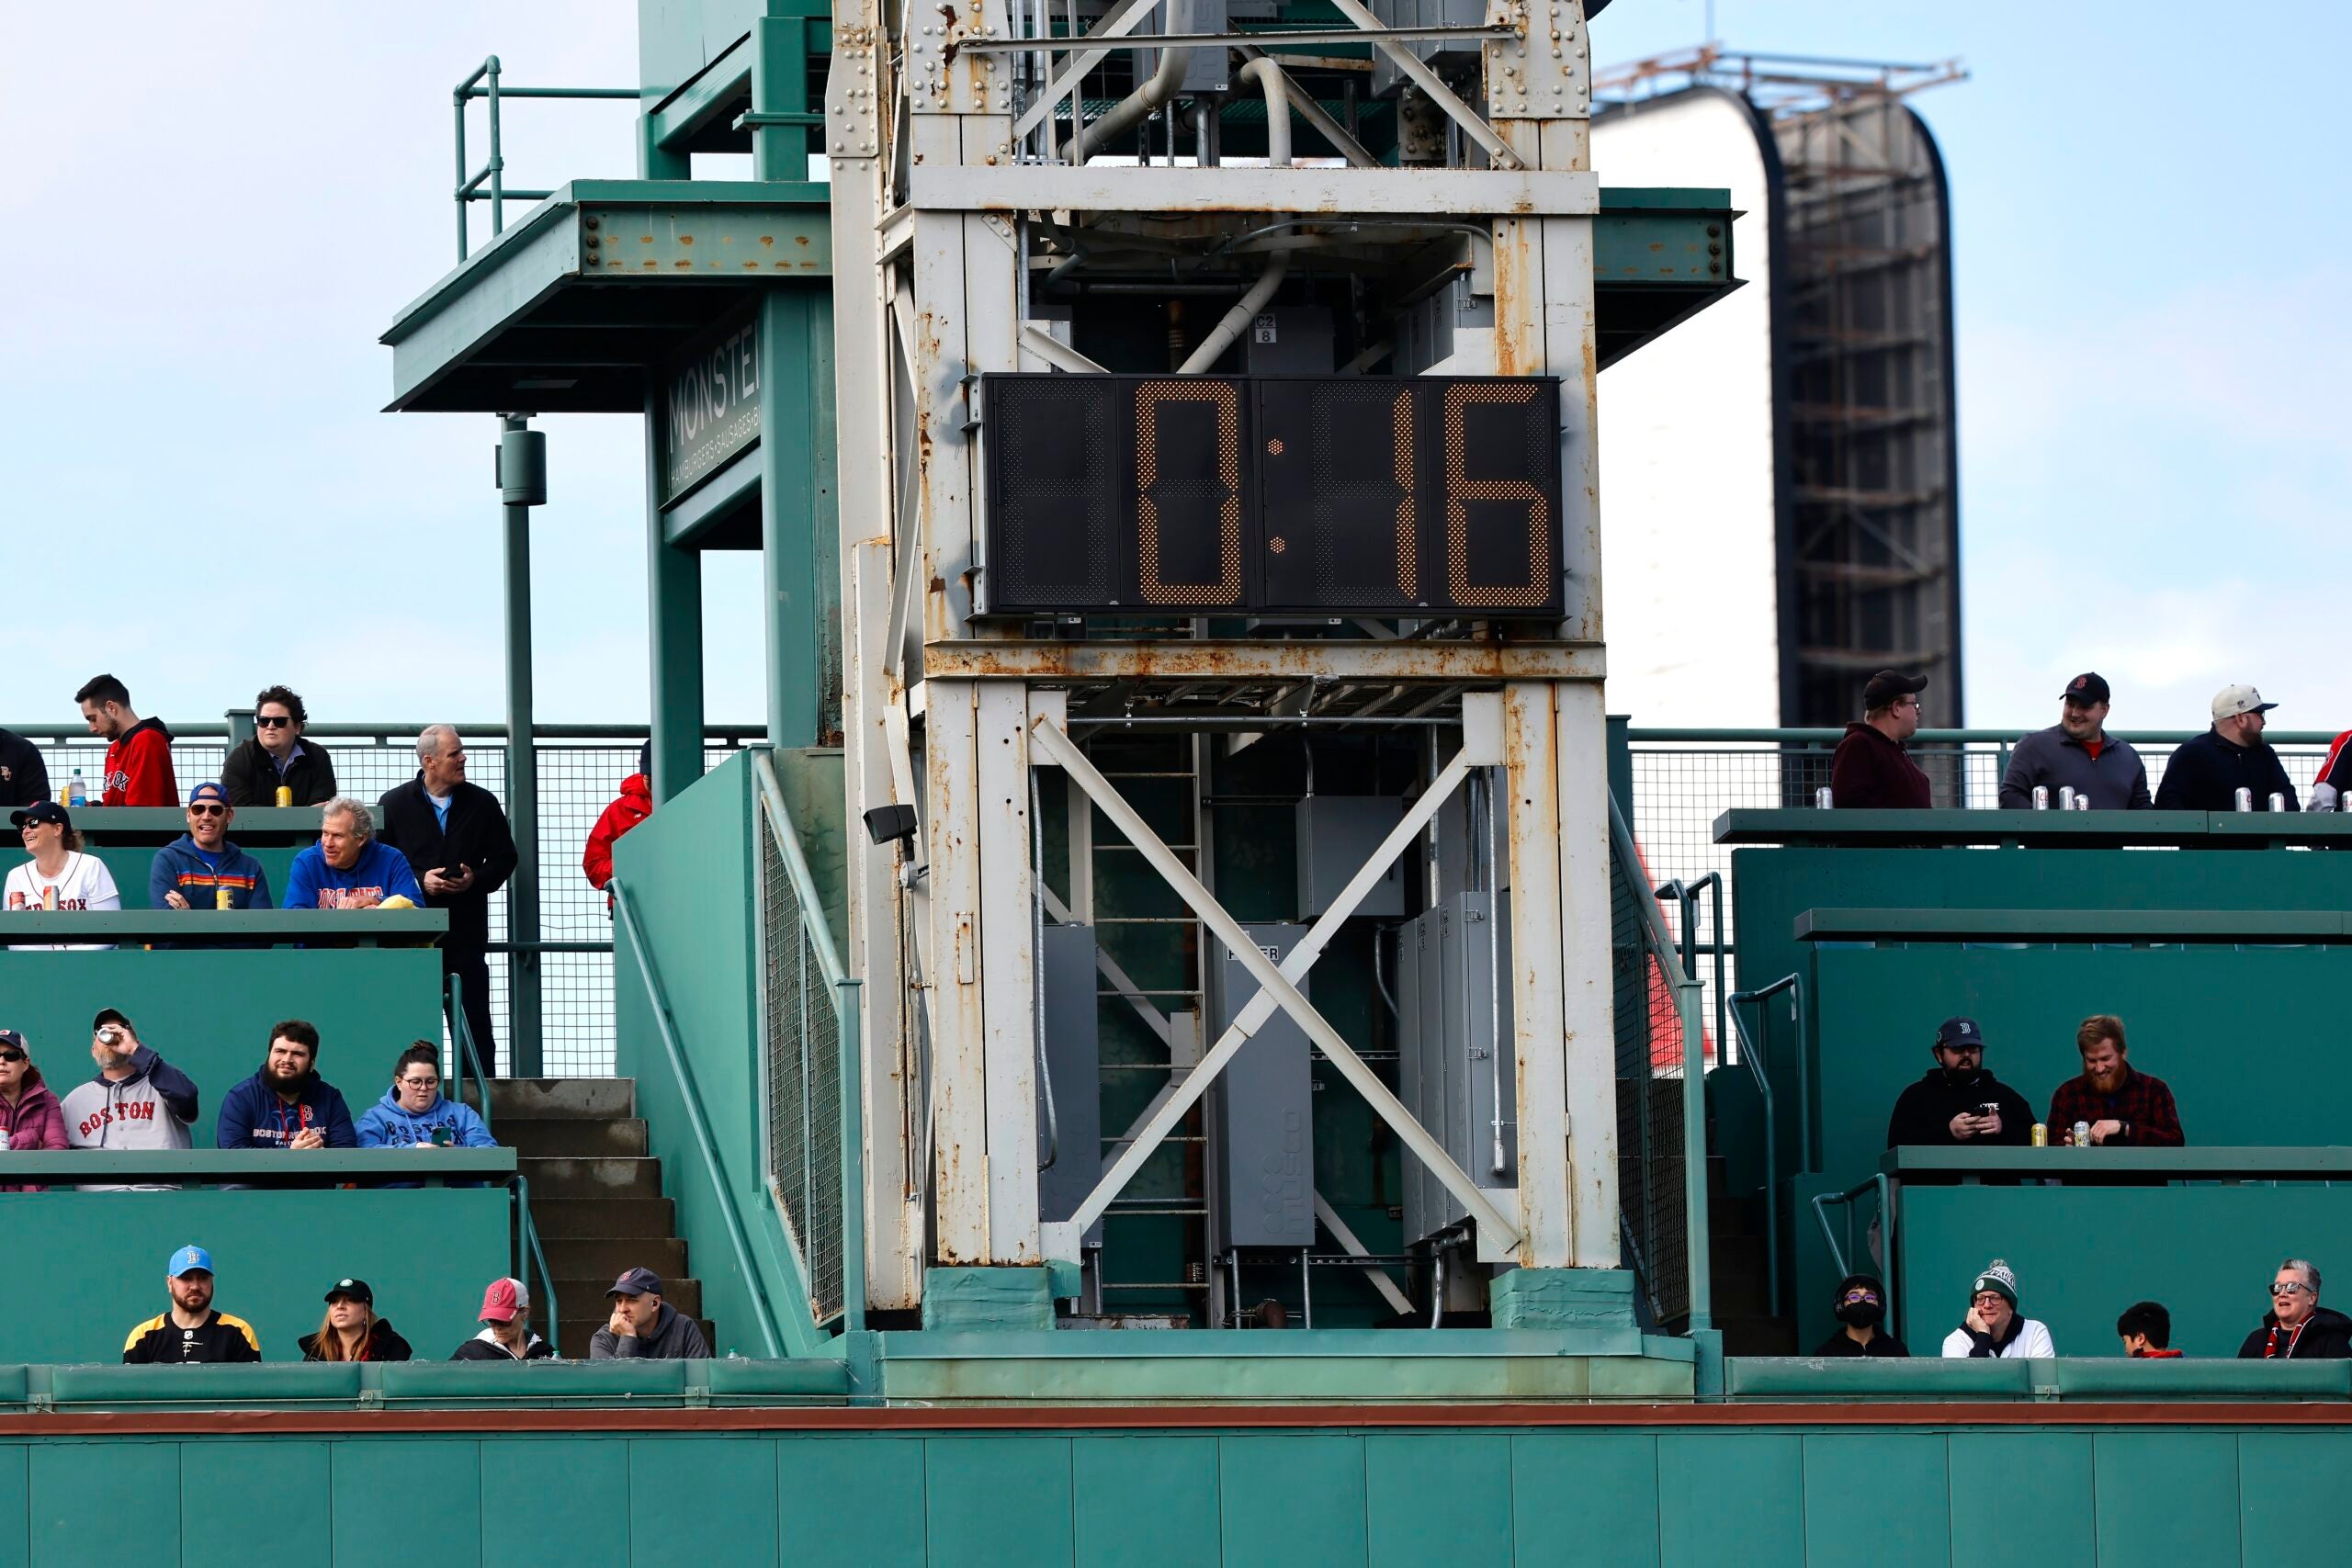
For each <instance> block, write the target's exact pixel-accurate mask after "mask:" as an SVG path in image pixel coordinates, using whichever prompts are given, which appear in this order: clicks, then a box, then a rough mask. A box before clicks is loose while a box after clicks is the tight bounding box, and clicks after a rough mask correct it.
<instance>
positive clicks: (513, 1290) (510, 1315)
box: [476, 1280, 531, 1323]
mask: <svg viewBox="0 0 2352 1568" xmlns="http://www.w3.org/2000/svg"><path fill="white" fill-rule="evenodd" d="M530 1310H531V1293H530V1292H528V1291H526V1290H525V1289H524V1288H523V1281H522V1280H492V1281H491V1282H490V1286H489V1288H488V1289H487V1290H485V1291H483V1292H482V1293H481V1315H480V1317H478V1318H477V1319H476V1321H477V1322H481V1323H511V1322H512V1321H514V1320H515V1318H518V1317H522V1316H524V1315H526V1314H528V1313H529V1312H530Z"/></svg>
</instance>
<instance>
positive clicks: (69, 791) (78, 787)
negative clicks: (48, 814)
mask: <svg viewBox="0 0 2352 1568" xmlns="http://www.w3.org/2000/svg"><path fill="white" fill-rule="evenodd" d="M65 804H66V805H68V806H73V807H80V806H87V805H89V804H90V792H89V791H88V790H87V789H86V788H85V787H84V786H83V784H82V770H81V769H79V768H76V769H74V780H73V782H72V783H71V784H67V785H66V786H65Z"/></svg>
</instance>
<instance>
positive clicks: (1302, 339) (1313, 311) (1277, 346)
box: [1241, 305, 1340, 376]
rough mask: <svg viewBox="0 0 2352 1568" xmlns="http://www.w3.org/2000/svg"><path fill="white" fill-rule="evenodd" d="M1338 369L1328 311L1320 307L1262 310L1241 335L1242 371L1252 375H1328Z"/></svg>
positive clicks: (1337, 353)
mask: <svg viewBox="0 0 2352 1568" xmlns="http://www.w3.org/2000/svg"><path fill="white" fill-rule="evenodd" d="M1339 367H1340V352H1339V346H1338V339H1337V338H1336V337H1335V336H1334V329H1333V327H1332V323H1331V312H1330V311H1329V310H1325V309H1323V308H1322V307H1321V306H1319V305H1282V306H1272V307H1269V308H1268V309H1266V310H1261V311H1259V312H1258V313H1257V315H1256V316H1254V317H1252V318H1251V319H1250V327H1249V330H1248V331H1246V332H1244V333H1242V334H1241V368H1242V370H1243V371H1244V372H1245V373H1247V374H1249V375H1251V376H1278V375H1287V376H1329V374H1331V373H1332V372H1333V371H1335V370H1337V369H1338V368H1339Z"/></svg>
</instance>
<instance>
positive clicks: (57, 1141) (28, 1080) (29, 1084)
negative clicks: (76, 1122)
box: [0, 1029, 66, 1191]
mask: <svg viewBox="0 0 2352 1568" xmlns="http://www.w3.org/2000/svg"><path fill="white" fill-rule="evenodd" d="M0 1133H6V1134H8V1147H9V1148H10V1149H11V1150H16V1149H25V1150H32V1149H62V1148H64V1147H65V1146H66V1144H65V1115H64V1112H63V1111H61V1110H60V1109H59V1107H58V1103H57V1096H56V1095H54V1094H52V1093H51V1092H50V1088H49V1086H48V1085H47V1084H45V1083H43V1082H41V1078H40V1068H39V1067H36V1066H33V1061H32V1055H31V1054H30V1053H29V1052H28V1051H27V1050H26V1048H25V1037H24V1036H23V1035H21V1034H19V1033H17V1032H16V1031H15V1030H13V1029H0ZM6 1190H13V1191H30V1190H31V1189H30V1188H14V1189H6Z"/></svg>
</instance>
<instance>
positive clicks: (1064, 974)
mask: <svg viewBox="0 0 2352 1568" xmlns="http://www.w3.org/2000/svg"><path fill="white" fill-rule="evenodd" d="M1038 960H1039V962H1040V963H1041V964H1043V965H1044V966H1045V968H1044V976H1043V986H1042V990H1043V993H1044V995H1043V998H1042V1002H1043V1007H1042V1010H1040V1012H1039V1015H1038V1027H1039V1028H1040V1029H1041V1030H1042V1031H1043V1032H1044V1035H1045V1043H1046V1048H1045V1065H1046V1071H1045V1072H1043V1073H1041V1074H1039V1075H1038V1077H1037V1217H1038V1218H1039V1219H1040V1220H1044V1221H1046V1222H1048V1223H1052V1222H1057V1221H1061V1220H1067V1219H1069V1217H1070V1216H1071V1215H1072V1214H1074V1213H1077V1212H1078V1206H1079V1205H1080V1203H1082V1202H1084V1201H1086V1196H1087V1194H1088V1193H1090V1192H1091V1191H1093V1190H1094V1188H1095V1185H1096V1184H1097V1183H1098V1182H1100V1181H1101V1180H1102V1179H1103V1037H1102V1019H1101V1015H1100V1014H1099V1013H1098V1012H1097V1011H1096V1003H1095V990H1096V982H1095V978H1094V928H1093V927H1091V926H1083V925H1066V926H1052V925H1049V926H1047V927H1046V930H1045V946H1044V948H1043V949H1042V951H1041V952H1040V953H1039V954H1038ZM1049 1084H1050V1089H1051V1092H1050V1095H1049V1094H1048V1085H1049ZM1049 1111H1050V1113H1049ZM1049 1161H1050V1163H1048V1162H1049ZM1102 1245H1103V1222H1102V1221H1101V1220H1099V1219H1098V1220H1096V1221H1095V1222H1094V1223H1093V1224H1091V1225H1089V1226H1088V1227H1087V1230H1086V1234H1085V1235H1083V1236H1081V1237H1080V1246H1082V1247H1100V1246H1102Z"/></svg>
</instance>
